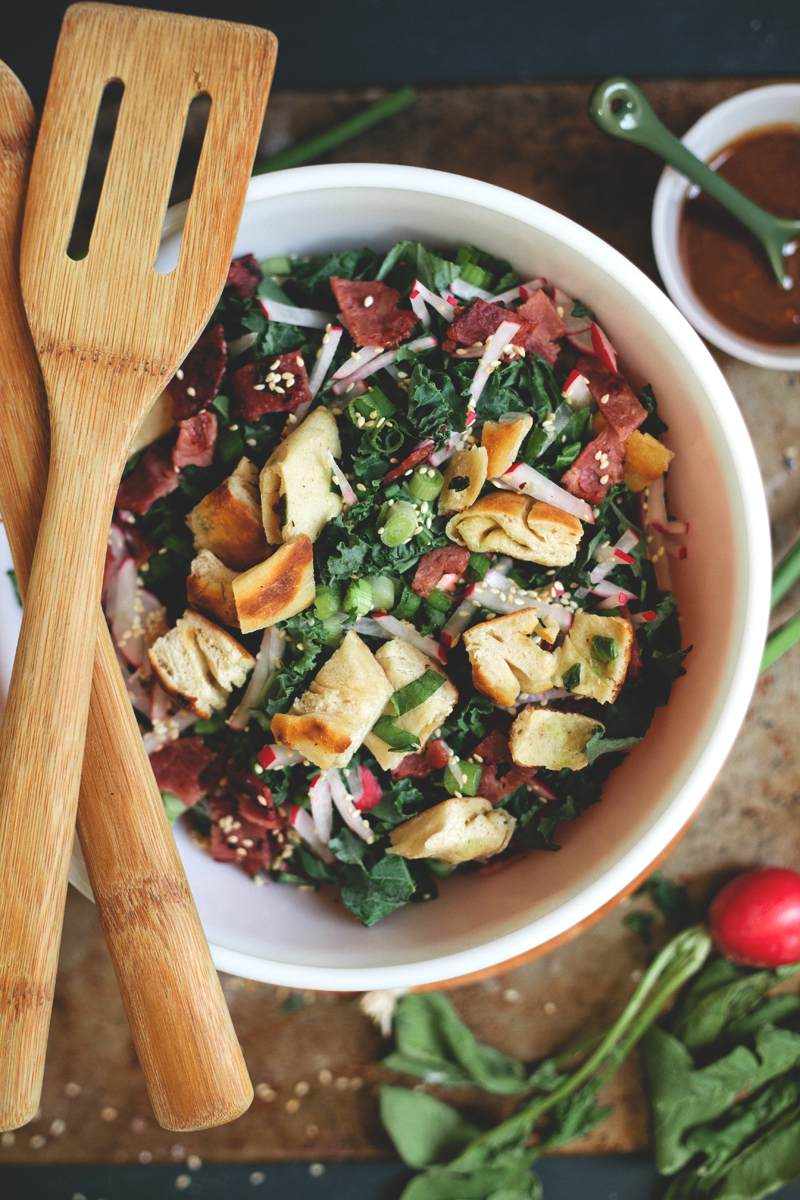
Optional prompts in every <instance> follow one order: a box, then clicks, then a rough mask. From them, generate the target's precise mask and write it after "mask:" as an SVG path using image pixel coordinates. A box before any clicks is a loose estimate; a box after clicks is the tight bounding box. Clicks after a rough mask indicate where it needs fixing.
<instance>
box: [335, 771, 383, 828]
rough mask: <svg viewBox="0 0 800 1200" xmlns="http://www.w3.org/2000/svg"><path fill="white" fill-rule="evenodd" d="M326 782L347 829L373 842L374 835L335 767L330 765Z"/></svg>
mask: <svg viewBox="0 0 800 1200" xmlns="http://www.w3.org/2000/svg"><path fill="white" fill-rule="evenodd" d="M325 778H327V780H328V783H329V784H330V792H331V799H332V800H333V803H334V804H335V805H336V807H337V808H338V810H339V814H340V816H341V818H342V820H343V821H344V823H345V825H346V826H347V828H348V829H352V831H353V833H355V834H356V835H357V836H358V837H360V838H361V839H362V840H363V841H365V842H373V841H374V840H375V835H374V833H373V832H372V829H371V827H370V825H369V822H368V821H366V820H365V819H364V818H363V817H362V816H360V814H359V813H358V811H357V810H356V806H355V804H354V803H353V797H352V796H351V795H350V793H349V792H348V790H347V788H346V787H345V786H344V782H343V781H342V777H341V775H340V774H339V772H338V771H337V770H336V767H331V769H330V770H329V771H328V773H327V775H326V776H325Z"/></svg>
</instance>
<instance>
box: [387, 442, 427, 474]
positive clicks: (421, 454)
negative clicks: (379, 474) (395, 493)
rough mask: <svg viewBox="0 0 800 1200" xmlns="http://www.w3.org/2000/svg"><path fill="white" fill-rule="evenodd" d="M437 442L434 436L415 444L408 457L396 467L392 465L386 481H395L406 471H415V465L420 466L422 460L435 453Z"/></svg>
mask: <svg viewBox="0 0 800 1200" xmlns="http://www.w3.org/2000/svg"><path fill="white" fill-rule="evenodd" d="M435 446H436V443H435V442H434V440H433V438H425V439H424V440H423V441H421V442H420V443H419V445H417V446H415V447H414V449H413V450H412V451H411V453H410V454H409V456H408V458H404V459H403V461H402V462H401V463H399V464H398V465H397V466H396V467H392V469H391V471H389V473H388V474H387V475H385V476H384V479H383V482H384V483H394V481H395V479H400V478H401V477H402V476H403V475H405V473H406V471H413V469H414V467H418V466H419V464H420V463H421V462H425V459H426V458H428V456H429V455H430V454H432V453H433V450H434V447H435Z"/></svg>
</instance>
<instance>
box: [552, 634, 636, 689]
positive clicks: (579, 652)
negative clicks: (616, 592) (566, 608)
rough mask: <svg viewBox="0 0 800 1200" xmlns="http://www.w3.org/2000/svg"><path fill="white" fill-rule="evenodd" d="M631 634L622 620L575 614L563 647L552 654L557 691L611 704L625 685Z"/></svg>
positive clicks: (631, 641)
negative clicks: (554, 660) (554, 658)
mask: <svg viewBox="0 0 800 1200" xmlns="http://www.w3.org/2000/svg"><path fill="white" fill-rule="evenodd" d="M632 646H633V630H632V629H631V627H630V625H629V624H628V622H627V621H625V620H623V618H622V617H603V616H601V615H600V614H599V613H587V612H579V613H576V615H575V620H574V621H573V623H572V628H571V629H570V631H569V634H568V635H567V637H566V639H565V641H564V644H563V646H561V647H560V648H559V649H558V650H557V651H556V657H557V659H558V678H557V686H558V687H568V689H569V691H571V692H575V694H576V695H577V696H591V698H592V699H593V700H598V701H599V702H600V704H613V703H614V701H615V700H616V698H617V695H618V693H619V690H620V688H621V687H622V685H623V683H624V682H625V672H626V671H627V670H628V663H629V662H630V658H631V650H632ZM576 668H577V669H576Z"/></svg>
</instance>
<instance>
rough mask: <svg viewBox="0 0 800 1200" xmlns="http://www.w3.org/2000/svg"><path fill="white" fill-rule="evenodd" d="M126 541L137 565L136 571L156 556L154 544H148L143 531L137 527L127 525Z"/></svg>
mask: <svg viewBox="0 0 800 1200" xmlns="http://www.w3.org/2000/svg"><path fill="white" fill-rule="evenodd" d="M125 541H126V542H127V543H128V546H129V547H130V551H131V555H132V556H133V560H134V562H135V564H136V570H137V571H138V570H139V568H140V567H141V566H142V565H143V564H144V563H146V562H147V560H148V558H151V557H152V555H154V554H155V552H156V548H155V546H154V545H153V544H152V542H148V540H147V538H146V537H145V536H144V534H143V533H142V531H141V530H140V529H139V527H138V526H137V525H126V527H125Z"/></svg>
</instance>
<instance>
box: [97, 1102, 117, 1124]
mask: <svg viewBox="0 0 800 1200" xmlns="http://www.w3.org/2000/svg"><path fill="white" fill-rule="evenodd" d="M118 1116H119V1113H118V1112H117V1110H116V1109H115V1108H112V1106H111V1105H110V1104H108V1105H106V1107H105V1108H101V1109H100V1120H101V1121H116V1119H117V1117H118Z"/></svg>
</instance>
